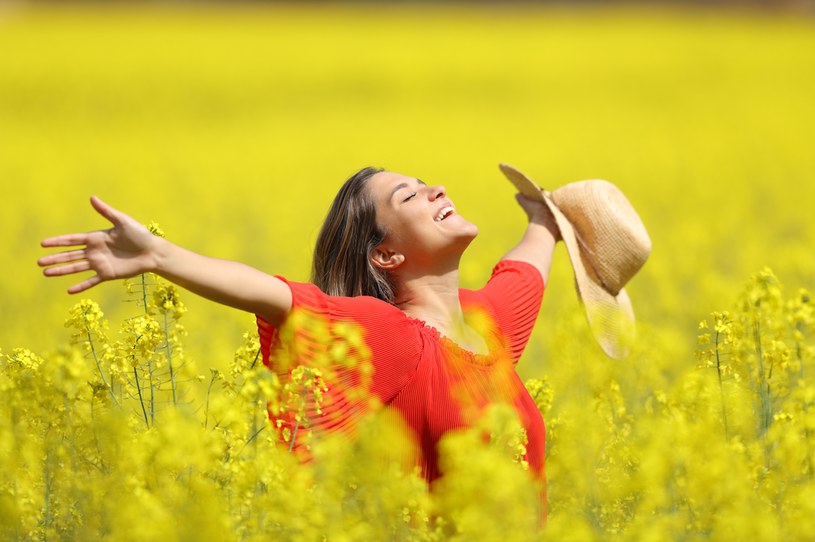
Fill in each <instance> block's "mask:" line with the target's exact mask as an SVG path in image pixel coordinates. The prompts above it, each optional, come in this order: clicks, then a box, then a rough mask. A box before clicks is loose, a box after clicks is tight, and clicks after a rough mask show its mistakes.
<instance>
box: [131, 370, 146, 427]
mask: <svg viewBox="0 0 815 542" xmlns="http://www.w3.org/2000/svg"><path fill="white" fill-rule="evenodd" d="M133 376H134V377H136V391H138V392H139V403H140V404H141V411H142V413H143V414H144V423H145V424H146V425H147V429H150V422H149V420H148V419H147V408H145V406H144V397H143V396H142V393H141V384H139V371H138V369H137V368H136V367H133Z"/></svg>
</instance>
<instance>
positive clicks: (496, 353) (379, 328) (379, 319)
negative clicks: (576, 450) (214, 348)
mask: <svg viewBox="0 0 815 542" xmlns="http://www.w3.org/2000/svg"><path fill="white" fill-rule="evenodd" d="M283 280H285V279H283ZM286 282H287V284H288V285H289V286H290V288H291V291H292V312H291V313H290V315H289V317H287V321H286V324H284V326H281V330H280V331H279V330H278V329H277V328H275V327H274V326H272V325H271V324H269V323H268V322H267V321H265V320H264V319H263V318H261V317H258V318H257V322H258V332H259V335H260V344H261V352H262V355H263V362H264V363H265V364H266V365H267V366H268V367H270V368H272V369H274V370H277V371H278V372H281V373H285V372H286V369H287V368H291V367H293V366H294V365H297V364H306V365H309V364H313V365H316V362H315V361H314V360H317V359H320V360H322V363H323V364H325V361H326V360H330V359H332V357H331V353H332V352H333V351H335V350H332V349H336V348H338V341H344V342H345V343H347V344H346V345H345V346H341V347H339V348H340V350H339V352H341V353H342V354H343V355H347V354H350V355H351V357H354V356H356V357H357V358H359V357H364V358H369V359H370V364H371V366H372V369H373V373H372V374H370V376H369V377H368V378H366V375H365V372H364V371H360V370H359V368H358V367H353V366H352V367H343V366H341V365H339V364H337V363H334V364H333V365H332V368H333V370H332V371H330V372H331V373H332V375H333V376H332V378H329V379H328V385H329V391H328V392H327V393H326V394H325V395H326V397H325V398H324V399H323V401H322V407H321V409H320V410H319V411H317V410H316V409H315V408H311V410H310V412H309V417H310V423H311V428H312V429H314V430H315V431H321V430H329V431H337V430H351V429H349V428H351V427H352V426H353V423H352V422H353V420H354V419H355V418H357V417H358V416H359V415H361V414H362V413H363V412H364V411H365V410H367V408H368V405H369V401H366V400H364V399H361V398H360V397H361V395H362V394H356V395H355V394H352V393H347V390H348V389H353V388H359V387H364V388H367V390H366V391H368V392H370V394H371V395H373V396H374V397H376V398H377V399H378V400H379V401H381V402H382V404H384V405H387V406H389V407H390V408H393V409H396V410H397V411H398V412H400V413H401V414H402V416H403V417H404V420H405V422H406V425H407V427H408V428H409V429H410V431H411V432H412V434H413V437H414V439H415V442H416V443H417V445H418V448H419V458H418V463H419V465H420V467H421V469H422V473H423V475H424V477H425V479H426V480H427V481H428V482H432V481H433V480H435V479H436V478H437V477H438V476H439V475H440V474H441V473H440V471H439V465H438V455H437V450H436V445H437V444H438V442H439V440H440V439H441V437H442V436H443V435H444V434H445V433H446V432H447V431H451V430H455V429H459V428H463V427H467V426H468V425H471V424H472V423H473V421H474V420H475V416H476V415H477V413H478V411H479V410H480V408H482V407H483V406H485V405H486V404H489V403H491V402H496V401H502V402H505V403H508V404H511V405H513V406H514V408H515V410H516V411H517V413H518V415H519V418H520V420H521V422H522V423H523V425H524V427H525V429H526V432H527V438H528V441H529V442H528V445H527V454H526V457H525V459H526V461H527V462H528V463H529V466H530V469H531V470H532V471H533V472H534V473H535V475H536V476H537V477H540V478H543V469H544V452H545V446H546V433H545V429H544V424H543V418H542V416H541V413H540V411H539V410H538V409H537V407H536V406H535V402H534V401H533V400H532V398H531V396H530V395H529V393H528V392H527V390H526V388H525V387H524V385H523V382H522V381H521V379H520V377H519V376H518V373H517V372H516V371H515V365H516V364H517V362H518V359H519V358H520V356H521V353H522V352H523V350H524V347H525V346H526V343H527V341H528V340H529V336H530V333H531V332H532V327H533V326H534V324H535V320H536V318H537V316H538V311H539V309H540V304H541V299H542V296H543V289H544V285H543V279H542V277H541V275H540V273H539V272H538V270H537V269H536V268H535V267H534V266H532V265H531V264H528V263H525V262H520V261H511V260H502V261H500V262H499V263H498V264H497V265H496V266H495V268H494V269H493V272H492V276H491V278H490V280H489V281H488V282H487V284H486V285H485V286H484V287H483V288H481V289H480V290H465V289H461V290H459V299H460V301H461V305H462V309H463V310H464V311H465V314H467V315H474V314H478V313H480V314H486V315H488V316H489V318H481V319H480V320H479V321H481V322H482V323H483V325H482V326H481V330H482V333H483V334H484V338H485V339H486V340H487V343H488V345H489V347H490V351H489V354H487V355H477V354H474V353H472V352H469V351H467V350H465V349H463V348H461V347H459V346H458V345H456V344H455V343H454V342H453V341H451V340H449V339H447V338H446V337H444V336H442V335H440V334H439V332H438V331H437V330H436V329H435V328H433V327H430V326H428V325H426V324H425V323H424V322H422V321H420V320H416V319H414V318H411V317H409V316H407V315H406V314H405V313H404V312H402V311H401V310H400V309H399V308H397V307H395V306H393V305H391V304H388V303H386V302H384V301H381V300H379V299H376V298H373V297H367V296H359V297H339V296H329V295H326V294H324V293H323V292H322V291H320V290H319V289H318V288H317V287H316V286H314V285H313V284H304V283H296V282H289V281H286ZM298 309H304V311H302V312H301V313H300V314H308V318H311V319H310V320H308V321H309V322H311V323H312V324H313V323H314V322H315V321H318V320H314V317H315V316H316V317H317V318H319V319H320V320H319V321H322V322H324V325H322V326H314V325H308V324H306V322H304V321H299V322H295V323H294V326H292V327H294V328H295V329H293V330H287V326H288V325H289V324H290V323H292V322H291V321H292V320H294V318H293V317H292V315H294V314H296V313H297V311H298ZM348 323H353V324H356V326H359V327H354V326H348V325H347V324H348ZM476 327H478V326H476ZM353 329H357V330H361V332H362V333H361V334H359V333H358V332H357V335H358V336H359V337H361V338H362V339H363V340H357V341H355V340H354V331H353ZM335 358H336V359H340V356H335ZM280 360H284V362H283V363H281V361H280ZM285 360H289V361H290V363H288V364H287V362H286V361H285ZM287 366H288V367H287ZM293 425H294V424H293V422H292V420H291V419H280V420H278V426H282V427H283V428H288V429H289V431H291V429H292V427H293ZM289 434H291V433H289ZM297 444H299V443H297V442H296V444H295V445H297Z"/></svg>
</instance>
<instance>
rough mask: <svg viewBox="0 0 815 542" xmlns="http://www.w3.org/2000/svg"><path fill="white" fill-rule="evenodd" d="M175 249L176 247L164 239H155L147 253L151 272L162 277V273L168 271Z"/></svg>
mask: <svg viewBox="0 0 815 542" xmlns="http://www.w3.org/2000/svg"><path fill="white" fill-rule="evenodd" d="M173 247H174V245H173V244H172V243H170V242H169V241H168V240H167V239H165V238H163V237H154V238H153V242H152V243H151V245H150V248H149V249H148V252H147V253H148V263H147V265H148V266H149V267H150V269H149V271H150V272H152V273H156V274H157V275H161V274H162V272H165V271H167V267H168V265H167V264H168V261H169V260H170V257H171V253H172V249H173Z"/></svg>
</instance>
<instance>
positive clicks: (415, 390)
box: [39, 168, 559, 495]
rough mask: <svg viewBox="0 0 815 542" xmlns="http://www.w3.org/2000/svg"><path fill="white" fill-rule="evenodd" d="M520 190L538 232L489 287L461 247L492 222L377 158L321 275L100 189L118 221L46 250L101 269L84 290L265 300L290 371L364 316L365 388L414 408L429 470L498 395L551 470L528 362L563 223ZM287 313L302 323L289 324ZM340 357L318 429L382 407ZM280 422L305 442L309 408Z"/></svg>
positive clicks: (276, 346)
mask: <svg viewBox="0 0 815 542" xmlns="http://www.w3.org/2000/svg"><path fill="white" fill-rule="evenodd" d="M518 201H519V203H520V204H521V206H522V207H523V209H524V210H525V211H526V213H527V216H528V218H529V224H528V226H527V229H526V232H525V234H524V236H523V238H522V239H521V241H520V242H519V243H518V244H517V245H516V246H515V247H514V248H512V249H511V250H510V251H509V252H508V253H507V254H506V256H505V257H504V258H503V260H502V261H500V262H498V264H497V265H496V266H495V267H494V269H493V273H492V277H491V278H490V280H489V281H488V283H487V284H486V285H485V286H484V287H483V288H481V289H480V290H465V289H461V288H459V273H458V268H459V263H460V260H461V256H462V254H463V253H464V251H465V250H466V248H467V247H468V245H469V244H470V242H471V241H472V240H473V239H474V238H475V236H476V235H477V234H478V228H477V227H476V226H475V225H474V224H472V223H471V222H469V221H467V220H466V219H464V217H463V216H462V215H461V214H459V213H458V212H456V210H455V207H454V206H453V202H452V201H451V200H450V199H449V198H448V196H447V192H446V190H445V188H444V187H442V186H431V185H428V184H426V183H424V182H422V181H420V180H419V179H416V178H412V177H407V176H404V175H400V174H397V173H393V172H389V171H383V170H379V169H374V168H365V169H363V170H361V171H359V172H358V173H356V174H355V175H353V176H352V177H351V178H350V179H349V180H348V181H346V183H345V184H344V185H343V186H342V188H341V189H340V191H339V193H338V194H337V196H336V198H335V200H334V202H333V204H332V206H331V209H330V210H329V213H328V217H327V218H326V221H325V223H324V225H323V228H322V231H321V233H320V236H319V238H318V240H317V244H316V247H315V253H314V265H313V282H314V284H307V283H296V282H291V281H288V280H286V279H284V278H282V277H275V276H271V275H268V274H266V273H264V272H262V271H259V270H256V269H253V268H251V267H248V266H246V265H243V264H240V263H237V262H231V261H227V260H220V259H216V258H209V257H206V256H201V255H199V254H195V253H193V252H190V251H188V250H186V249H183V248H181V247H179V246H177V245H174V244H172V243H170V242H169V241H167V240H165V239H162V238H159V237H154V236H153V235H151V234H150V233H149V231H148V230H147V229H146V228H144V227H143V226H142V225H140V224H139V223H138V222H137V221H135V220H134V219H132V218H130V217H129V216H128V215H126V214H124V213H122V212H120V211H117V210H115V209H113V208H111V207H110V206H108V205H107V204H105V203H103V202H102V201H101V200H99V199H98V198H95V197H93V198H91V203H92V205H93V206H94V208H95V209H96V210H97V211H98V212H99V213H100V214H101V215H102V216H104V217H105V218H107V219H108V220H109V221H110V222H111V223H112V226H113V227H112V228H110V229H108V230H104V231H96V232H90V233H83V234H72V235H62V236H58V237H52V238H49V239H46V240H44V241H43V242H42V245H43V246H44V247H80V248H72V249H70V250H68V251H65V252H62V253H56V254H51V255H48V256H44V257H42V258H40V260H39V264H40V265H41V266H49V267H48V268H47V269H46V270H45V274H46V275H47V276H59V275H66V274H73V273H78V272H83V271H95V272H96V275H94V276H92V277H90V278H88V279H86V280H85V281H83V282H81V283H79V284H77V285H76V286H73V287H71V288H70V289H69V292H70V293H77V292H81V291H83V290H86V289H88V288H91V287H93V286H95V285H96V284H98V283H100V282H102V281H105V280H111V279H116V278H125V277H131V276H134V275H137V274H139V273H144V272H154V273H156V274H158V275H161V276H163V277H165V278H167V279H168V280H170V281H172V282H175V283H176V284H179V285H180V286H183V287H185V288H187V289H189V290H190V291H192V292H194V293H197V294H199V295H202V296H204V297H206V298H208V299H211V300H213V301H216V302H219V303H223V304H226V305H229V306H232V307H235V308H238V309H241V310H245V311H249V312H251V313H254V314H256V315H257V322H258V332H259V335H260V339H261V350H262V353H263V361H264V363H265V364H266V365H267V366H268V367H270V368H271V369H273V370H276V371H278V372H279V373H280V374H281V375H283V376H284V377H285V376H288V375H290V372H291V370H292V369H293V368H294V367H297V366H308V365H315V364H317V361H318V359H324V356H323V357H322V358H321V354H324V353H325V351H326V349H328V348H330V347H331V346H332V345H334V344H336V342H337V341H340V340H343V336H342V335H343V334H342V333H339V332H337V330H338V329H344V330H347V329H349V326H350V328H352V329H357V330H359V331H360V332H361V334H360V335H361V336H362V337H363V338H364V343H365V344H364V348H362V350H364V351H366V352H369V353H370V355H369V356H368V357H369V358H370V359H369V361H370V364H371V366H372V369H373V374H372V376H371V378H370V385H369V389H368V390H365V391H367V392H368V393H370V394H371V395H373V397H375V398H376V399H377V400H378V402H380V403H381V404H382V405H385V407H386V408H390V409H392V410H394V411H396V412H398V413H400V414H401V415H402V418H403V420H404V425H405V427H406V429H407V431H408V432H409V434H410V435H411V436H412V437H413V442H414V443H415V445H416V450H415V463H416V464H417V465H418V466H419V467H420V468H421V471H422V473H423V475H424V477H425V479H426V480H427V481H428V482H433V481H434V480H436V479H437V478H439V477H440V476H441V475H442V474H443V473H442V471H441V468H440V465H439V461H438V450H437V445H438V443H439V441H440V440H441V438H442V437H443V436H444V435H445V434H447V433H449V432H450V431H453V430H456V429H461V428H465V427H469V426H472V425H473V424H475V423H476V422H477V421H478V419H479V417H480V414H481V413H482V412H483V411H484V409H485V408H486V407H488V406H491V405H494V404H497V403H501V404H506V405H509V406H511V407H513V408H514V410H515V412H516V413H517V415H518V418H519V420H520V422H521V424H522V425H523V427H524V429H525V431H526V437H527V440H528V445H527V447H526V453H525V455H524V458H523V459H524V460H525V462H526V463H527V464H528V465H529V466H530V467H531V472H532V473H533V474H534V476H535V477H536V478H537V479H538V480H540V481H541V482H543V479H544V465H543V461H544V451H545V429H544V424H543V419H542V417H541V414H540V411H539V410H538V409H537V407H536V405H535V402H534V401H533V400H532V398H531V397H530V395H529V393H528V392H527V391H526V389H525V388H524V386H523V383H522V382H521V380H520V378H519V377H518V374H517V373H516V372H515V364H516V363H517V362H518V359H519V358H520V356H521V353H522V352H523V350H524V347H525V346H526V343H527V341H528V340H529V336H530V334H531V332H532V328H533V326H534V324H535V320H536V317H537V315H538V311H539V309H540V303H541V299H542V295H543V289H544V284H545V282H546V281H547V280H548V273H549V268H550V266H551V260H552V253H553V250H554V246H555V243H556V241H557V240H558V239H559V231H558V228H557V225H556V222H555V220H554V218H553V217H552V215H551V212H550V211H549V209H548V207H547V206H546V205H544V204H542V203H540V202H535V201H532V200H530V199H527V198H525V197H523V196H518ZM51 266H52V267H51ZM296 313H305V314H308V315H310V316H315V317H317V318H319V319H320V320H321V321H323V322H325V323H327V324H328V326H327V327H326V328H325V329H327V330H329V331H328V336H327V337H322V343H321V344H317V343H315V342H314V341H311V340H310V339H313V337H312V336H310V335H309V330H308V329H298V325H300V324H299V322H302V321H303V320H302V319H300V318H295V317H294V315H295V314H296ZM310 321H313V319H312V320H310ZM338 325H339V326H340V327H338ZM286 326H290V327H293V328H294V329H293V330H292V331H293V332H292V333H288V332H285V333H284V332H281V330H282V329H284V328H286ZM346 335H347V333H346ZM359 346H360V345H355V346H354V347H355V348H359ZM283 360H285V362H284V361H283ZM292 362H293V363H292ZM335 369H336V370H335V371H334V374H336V375H337V378H336V379H334V380H333V381H330V382H328V390H327V398H326V400H325V401H324V402H323V403H322V405H316V406H315V408H311V409H308V412H309V416H310V418H311V420H310V421H309V425H310V426H311V427H312V428H314V429H315V430H316V431H318V432H320V431H331V432H334V431H345V430H350V429H351V428H352V426H353V421H354V420H355V419H356V418H357V416H358V414H360V412H361V411H362V410H365V409H367V408H368V406H369V402H368V401H366V400H363V399H361V398H360V396H358V395H356V396H355V395H352V394H350V393H348V391H349V388H350V387H354V386H356V385H358V384H359V382H360V381H361V377H360V374H359V373H358V372H357V373H354V372H353V371H352V369H349V368H343V367H338V368H335ZM276 421H277V427H279V428H280V429H281V432H282V433H285V432H288V433H287V434H288V435H289V437H288V438H287V440H288V439H289V438H290V439H291V444H290V446H291V447H292V448H302V435H300V436H299V438H298V434H297V429H298V424H300V423H301V421H300V420H295V419H294V418H290V417H285V416H284V417H282V418H281V419H278V420H276ZM542 494H543V495H545V493H544V492H542Z"/></svg>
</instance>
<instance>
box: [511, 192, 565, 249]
mask: <svg viewBox="0 0 815 542" xmlns="http://www.w3.org/2000/svg"><path fill="white" fill-rule="evenodd" d="M515 199H516V200H517V201H518V204H519V205H520V206H521V208H523V210H524V212H526V216H527V218H528V219H529V222H530V223H533V224H540V225H542V226H544V227H545V228H546V229H547V230H549V231H550V232H551V234H552V236H553V237H554V238H555V242H557V241H560V240H561V236H560V228H558V225H557V221H556V220H555V217H554V215H553V214H552V211H551V210H550V209H549V206H548V205H546V204H545V203H544V202H542V201H537V200H534V199H531V198H528V197H526V196H524V195H523V194H515Z"/></svg>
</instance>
